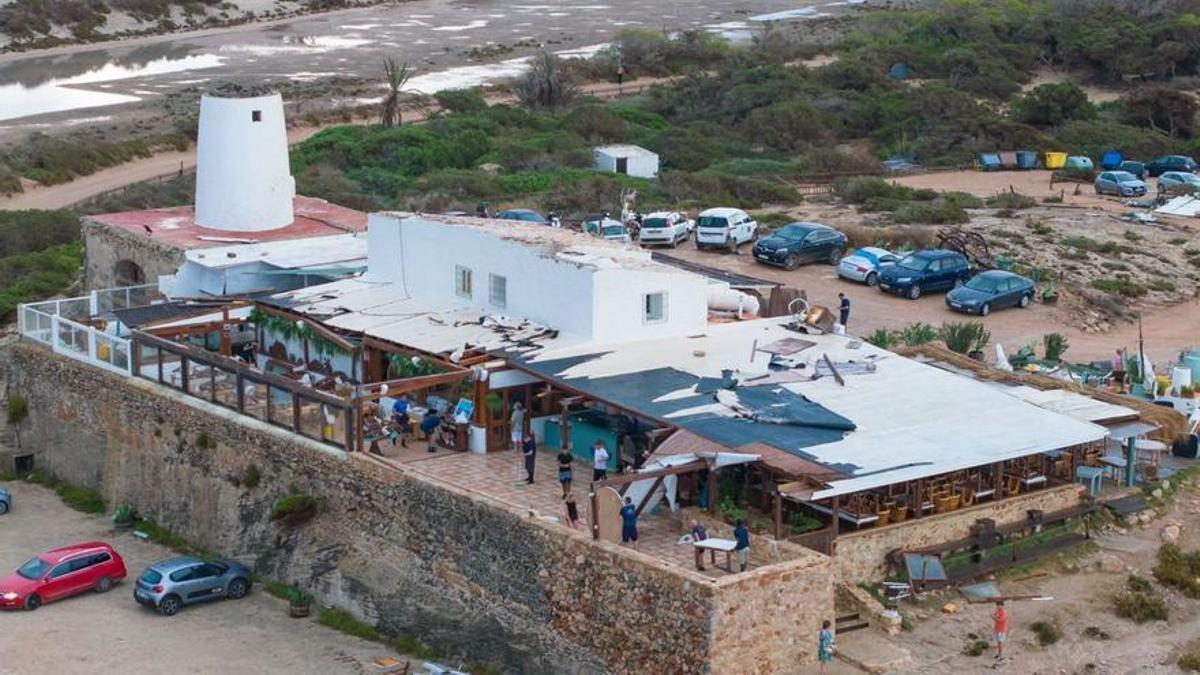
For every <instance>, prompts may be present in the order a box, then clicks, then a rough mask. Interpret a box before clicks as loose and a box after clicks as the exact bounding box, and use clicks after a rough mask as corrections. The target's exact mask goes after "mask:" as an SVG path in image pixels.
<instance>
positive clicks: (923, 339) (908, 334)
mask: <svg viewBox="0 0 1200 675" xmlns="http://www.w3.org/2000/svg"><path fill="white" fill-rule="evenodd" d="M894 339H895V340H898V341H899V342H903V343H904V344H905V345H906V346H909V347H917V346H920V345H923V344H927V343H930V342H933V341H934V340H936V339H938V332H937V329H935V328H934V327H933V326H930V325H929V324H927V323H923V322H920V321H918V322H916V323H910V324H908V325H907V326H905V327H904V328H901V329H900V330H899V331H897V333H896V335H895V337H894Z"/></svg>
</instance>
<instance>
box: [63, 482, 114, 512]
mask: <svg viewBox="0 0 1200 675" xmlns="http://www.w3.org/2000/svg"><path fill="white" fill-rule="evenodd" d="M55 492H57V493H58V496H59V497H62V500H63V503H64V504H66V505H67V506H69V507H71V508H73V509H75V510H76V511H82V512H83V513H104V512H105V511H106V510H107V507H106V506H105V504H104V497H101V496H100V493H99V492H97V491H95V490H92V489H91V488H83V487H77V486H74V485H71V484H69V483H60V484H59V486H58V488H57V489H55Z"/></svg>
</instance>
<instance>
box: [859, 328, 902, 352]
mask: <svg viewBox="0 0 1200 675" xmlns="http://www.w3.org/2000/svg"><path fill="white" fill-rule="evenodd" d="M863 339H864V340H866V341H867V342H869V343H871V344H873V345H875V346H876V347H879V348H880V349H891V348H892V346H893V345H894V344H895V340H894V339H893V335H892V333H890V332H889V331H888V330H887V329H886V328H876V329H875V332H873V333H871V334H870V335H868V336H866V337H865V338H863Z"/></svg>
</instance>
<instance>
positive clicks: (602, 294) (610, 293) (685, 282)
mask: <svg viewBox="0 0 1200 675" xmlns="http://www.w3.org/2000/svg"><path fill="white" fill-rule="evenodd" d="M707 288H708V281H707V280H706V279H704V278H703V277H694V276H690V275H684V274H674V273H666V272H649V271H641V270H600V271H598V272H596V274H595V288H594V291H593V298H594V301H593V302H594V306H593V312H594V315H595V319H594V320H595V324H594V328H593V333H592V338H593V339H594V340H595V341H596V342H600V343H616V342H625V341H630V340H645V339H649V338H658V337H666V336H671V335H678V336H681V337H682V336H685V335H699V334H701V333H704V332H705V331H706V330H707V323H708V291H707ZM658 292H665V293H666V304H667V311H666V318H665V319H664V320H663V321H660V322H647V321H646V320H645V300H644V297H643V296H644V295H645V294H647V293H658Z"/></svg>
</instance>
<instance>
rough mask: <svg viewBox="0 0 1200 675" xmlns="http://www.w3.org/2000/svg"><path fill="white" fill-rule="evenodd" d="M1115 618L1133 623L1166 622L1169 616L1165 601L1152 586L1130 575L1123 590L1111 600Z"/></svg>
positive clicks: (1144, 580)
mask: <svg viewBox="0 0 1200 675" xmlns="http://www.w3.org/2000/svg"><path fill="white" fill-rule="evenodd" d="M1113 605H1114V610H1115V611H1116V613H1117V616H1120V617H1124V618H1126V619H1130V620H1132V621H1133V622H1134V623H1146V622H1147V621H1166V620H1167V616H1168V614H1169V609H1168V608H1167V601H1166V600H1165V599H1164V598H1163V597H1162V595H1160V594H1159V593H1158V592H1157V591H1155V590H1154V587H1153V585H1152V584H1151V583H1150V582H1149V581H1147V580H1146V579H1143V578H1141V577H1137V576H1133V575H1130V576H1129V578H1128V579H1127V580H1126V582H1125V588H1124V590H1122V591H1121V592H1120V593H1118V594H1117V595H1116V596H1115V597H1114V598H1113Z"/></svg>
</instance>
